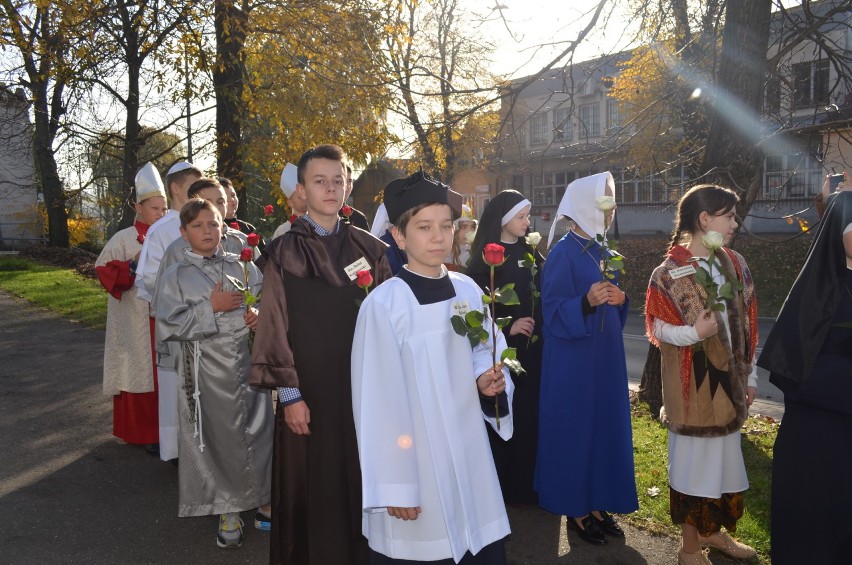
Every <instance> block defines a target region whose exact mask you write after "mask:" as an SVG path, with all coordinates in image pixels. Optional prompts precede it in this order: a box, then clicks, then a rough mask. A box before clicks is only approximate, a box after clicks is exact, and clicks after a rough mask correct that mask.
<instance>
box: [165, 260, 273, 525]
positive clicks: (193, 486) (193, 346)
mask: <svg viewBox="0 0 852 565" xmlns="http://www.w3.org/2000/svg"><path fill="white" fill-rule="evenodd" d="M226 275H230V276H232V277H234V278H237V279H239V280H240V281H244V280H245V274H244V272H243V264H242V263H241V262H240V261H239V259H238V257H237V256H236V255H233V254H230V253H226V254H223V253H222V251H221V250H220V251H217V254H216V256H214V257H213V258H211V259H205V258H200V257H198V256H196V255H194V254H192V253H186V254H185V255H184V257H183V258H182V259H181V260H180V261H179V262H177V263H175V264H173V265H171V266H170V267H169V268H168V269H167V270H166V271H165V272H163V273H162V278H161V280H158V282H157V295H156V297H155V298H156V305H157V311H156V316H157V337H158V339H160V340H163V341H179V342H181V360H180V365H179V367H180V369H179V379H180V386H181V390H180V394H179V398H178V411H179V421H180V434H179V437H178V445H179V453H180V466H179V467H178V469H179V471H178V475H179V487H180V488H179V493H180V494H179V506H178V515H179V516H201V515H207V514H221V513H225V512H240V511H243V510H248V509H251V508H254V507H257V506H261V505H263V504H266V503H267V502H269V500H270V488H271V471H272V429H273V427H272V425H273V420H272V405H271V402H270V398H269V395H268V393H264V392H263V391H261V390H257V389H253V388H250V387H249V385H248V371H249V359H250V358H249V348H248V335H249V330H248V328H247V327H246V325H245V321H244V319H243V314H244V312H245V309H244V308H238V309H236V310H232V311H230V312H220V313H217V314H214V313H213V309H212V306H211V304H210V293H211V291H212V289H213V286H214V285H215V284H216V283H217V282H219V281H223V285H222V289H223V290H234V286H233V285H232V284H231V283H230V282H229V281H228V278H227V276H226ZM249 284H250V286H251V288H252V292H253V293H254V294H255V295H257V293H258V292H259V290H260V288H261V284H262V275H261V274H260V271H259V270H258V269H257V268H256V267H255V266H254V264H249ZM158 345H160V346H161V347H160V348H162V345H163V344H158ZM196 367H197V379H196ZM196 383H197V390H198V393H200V394H198V395H197V397H198V402H196V396H195V392H196ZM202 443H203V448H202V447H201V444H202Z"/></svg>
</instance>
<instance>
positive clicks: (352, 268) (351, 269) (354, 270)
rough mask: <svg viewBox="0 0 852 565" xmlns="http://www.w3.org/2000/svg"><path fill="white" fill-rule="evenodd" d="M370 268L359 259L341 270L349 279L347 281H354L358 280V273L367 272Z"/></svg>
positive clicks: (365, 261)
mask: <svg viewBox="0 0 852 565" xmlns="http://www.w3.org/2000/svg"><path fill="white" fill-rule="evenodd" d="M370 268H371V267H370V264H369V263H368V262H367V260H366V259H364V258H363V257H361V258H360V259H358V260H357V261H355V262H354V263H352V264H351V265H347V266H345V267H344V268H343V270H344V271H345V272H346V276H348V277H349V280H350V281H354V280H355V279H357V278H358V271H369V270H370Z"/></svg>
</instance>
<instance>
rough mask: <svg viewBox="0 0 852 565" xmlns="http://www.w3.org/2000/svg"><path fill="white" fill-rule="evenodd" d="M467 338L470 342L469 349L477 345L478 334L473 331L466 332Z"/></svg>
mask: <svg viewBox="0 0 852 565" xmlns="http://www.w3.org/2000/svg"><path fill="white" fill-rule="evenodd" d="M467 340H468V341H469V342H470V348H471V349H473V348H474V347H476V346H477V345H479V336H478V335H476V334H474V333H469V334H467Z"/></svg>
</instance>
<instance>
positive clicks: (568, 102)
mask: <svg viewBox="0 0 852 565" xmlns="http://www.w3.org/2000/svg"><path fill="white" fill-rule="evenodd" d="M841 5H844V4H842V3H840V2H838V1H837V0H826V1H824V2H819V3H811V4H810V8H811V12H812V14H813V15H814V16H815V17H820V16H821V15H822V14H826V13H828V10H830V9H832V8H836V7H837V6H841ZM845 5H846V6H847V8H846V10H845V11H844V10H840V13H839V14H836V15H834V16H833V17H832V18H831V19H830V20H829V21H827V22H826V23H824V24H823V25H822V26H821V27H820V28H819V31H818V33H815V34H813V38H814V39H813V40H808V41H804V42H801V43H798V44H796V46H795V48H791V47H790V46H788V45H787V43H785V42H789V38H790V36H791V32H792V31H795V30H796V29H801V27H802V26H803V25H805V23H806V22H805V15H804V14H803V13H802V10H801V8H798V9H797V10H789V11H786V12H784V13H783V14H782V13H780V12H779V13H775V14H774V15H773V20H772V30H771V38H770V46H769V50H768V53H767V56H768V57H769V58H770V59H772V58H777V59H778V61H777V68H778V73H777V75H774V76H773V77H770V78H769V79H768V80H767V81H766V85H767V87H766V103H765V111H764V115H763V117H762V122H763V126H764V128H765V131H764V136H763V139H764V141H763V142H762V148H763V150H764V152H765V159H764V173H763V187H762V190H761V193H760V194H759V195H758V200H757V201H756V202H755V204H754V206H753V207H752V210H751V212H750V216H749V218H747V220H746V228H747V229H750V230H752V231H757V232H785V231H796V230H800V229H801V227H800V226H801V224H800V223H799V222H798V221H797V220H799V219H803V220H805V221H806V222H811V223H812V222H813V221H815V220H816V214H815V212H814V211H813V210H812V209H811V202H812V200H813V197H814V195H815V194H817V192H818V191H819V189H820V187H821V185H822V183H823V180H824V178H825V175H826V174H828V173H831V172H842V171H844V170H847V169H850V167H849V163H850V161H849V158H850V156H852V155H851V154H852V150H851V149H850V147H852V137H850V135H849V133H850V120H849V115H850V111H852V108H850V103H851V102H852V96H850V90H852V89H850V80H852V73H850V67H849V61H850V59H849V56H850V53H852V51H851V50H850V47H852V36H850V32H849V29H850V27H852V8H849V7H848V4H845ZM829 49H831V50H833V51H834V52H835V53H840V54H841V58H840V63H838V59H837V58H834V59H833V60H832V61H829V58H828V57H827V51H828V50H829ZM630 57H631V53H630V52H623V53H617V54H614V55H609V56H606V57H601V58H597V59H594V60H590V61H586V62H582V63H575V64H574V65H573V66H571V67H569V68H564V69H558V70H554V71H551V72H548V73H546V74H544V75H542V76H540V77H537V78H534V77H526V78H522V79H517V80H515V81H513V82H512V83H511V84H510V85H509V86H508V87H507V89H506V91H505V95H504V96H503V100H502V110H501V117H502V118H503V120H504V124H505V126H504V129H503V131H502V132H501V139H500V144H501V147H500V155H501V160H500V161H499V165H498V167H497V170H498V179H497V184H498V189H500V190H502V189H506V188H515V189H517V190H520V191H521V192H523V193H524V194H526V195H527V196H528V198H529V199H530V201H531V202H532V203H533V210H532V215H533V224H534V227H535V228H536V229H538V230H539V231H543V230H545V231H546V230H547V229H549V226H550V222H551V221H552V220H553V216H554V215H555V213H556V208H557V206H558V205H559V202H560V200H561V198H562V195H563V194H564V191H565V188H566V186H567V185H568V184H570V183H571V181H573V180H574V179H576V178H579V177H583V176H587V175H589V174H594V173H597V172H601V171H610V172H612V174H613V176H614V178H615V183H616V198H617V200H618V202H619V207H620V210H619V214H618V215H617V222H618V229H619V232H620V233H637V234H640V233H655V232H664V233H668V232H670V231H671V229H672V221H673V217H674V203H676V202H677V200H678V199H679V197H680V195H681V194H682V193H683V191H684V190H685V189H687V188H688V187H689V186H691V184H692V181H691V179H690V178H689V173H688V171H687V170H686V169H685V168H684V167H683V166H679V165H675V166H666V165H662V164H661V165H659V166H658V167H656V170H655V171H654V172H643V171H640V170H639V169H638V167H635V166H633V165H632V162H631V158H630V156H629V148H630V143H631V139H632V135H633V133H634V131H633V126H632V125H631V124H629V123H626V121H625V117H624V112H623V111H622V110H621V108H622V107H621V105H620V103H619V101H618V100H616V99H615V98H613V97H612V96H611V95H610V92H611V88H612V85H613V84H614V82H615V80H616V77H617V76H618V73H619V71H620V69H621V68H622V64H623V63H624V62H626V61H627V60H629V59H630ZM681 133H682V132H681V131H680V130H679V129H678V128H677V127H671V128H668V129H663V130H661V131H660V132H659V133H658V134H657V137H656V138H655V143H661V144H663V143H673V142H676V141H677V139H678V136H679V135H681Z"/></svg>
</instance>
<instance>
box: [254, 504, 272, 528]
mask: <svg viewBox="0 0 852 565" xmlns="http://www.w3.org/2000/svg"><path fill="white" fill-rule="evenodd" d="M254 527H255V528H256V529H258V530H260V531H262V532H268V531H270V530H271V529H272V516H267V515H266V514H264V513H263V512H261V511H260V508H258V509H257V512H255V514H254Z"/></svg>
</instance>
